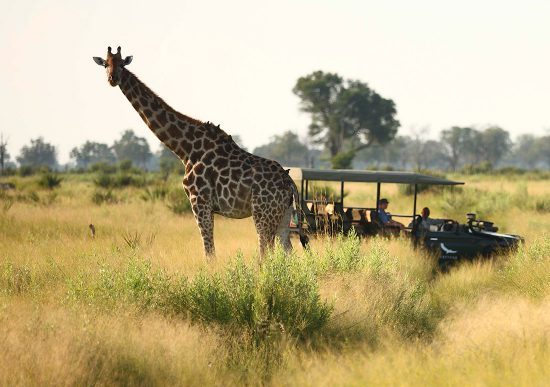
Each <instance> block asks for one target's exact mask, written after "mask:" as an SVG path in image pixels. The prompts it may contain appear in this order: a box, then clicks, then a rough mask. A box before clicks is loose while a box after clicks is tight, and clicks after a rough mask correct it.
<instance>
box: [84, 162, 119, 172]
mask: <svg viewBox="0 0 550 387" xmlns="http://www.w3.org/2000/svg"><path fill="white" fill-rule="evenodd" d="M89 171H90V172H100V173H115V172H116V171H117V167H116V165H113V164H109V163H106V162H98V163H94V164H92V165H90V167H89Z"/></svg>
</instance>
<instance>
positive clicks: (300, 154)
mask: <svg viewBox="0 0 550 387" xmlns="http://www.w3.org/2000/svg"><path fill="white" fill-rule="evenodd" d="M253 153H254V154H256V155H258V156H262V157H265V158H268V159H272V160H275V161H278V162H279V163H281V164H282V165H288V166H296V167H306V166H308V162H309V149H308V148H307V146H306V145H304V144H303V143H301V142H300V139H299V138H298V135H297V134H296V133H292V132H291V131H290V130H288V131H286V132H284V133H283V134H282V135H275V136H273V137H271V140H270V141H269V142H268V143H267V144H265V145H262V146H259V147H257V148H255V149H254V152H253Z"/></svg>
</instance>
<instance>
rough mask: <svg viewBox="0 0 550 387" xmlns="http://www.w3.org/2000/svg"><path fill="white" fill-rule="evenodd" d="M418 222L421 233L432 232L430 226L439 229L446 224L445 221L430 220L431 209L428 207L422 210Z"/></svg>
mask: <svg viewBox="0 0 550 387" xmlns="http://www.w3.org/2000/svg"><path fill="white" fill-rule="evenodd" d="M417 222H418V223H417V225H418V226H419V230H420V231H421V232H427V231H430V226H437V227H439V226H441V225H442V224H443V223H444V220H442V219H432V218H430V209H429V208H428V207H424V208H423V209H422V212H421V216H420V218H418V219H417Z"/></svg>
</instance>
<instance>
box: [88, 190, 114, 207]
mask: <svg viewBox="0 0 550 387" xmlns="http://www.w3.org/2000/svg"><path fill="white" fill-rule="evenodd" d="M92 202H93V203H94V204H97V205H101V204H104V203H106V204H116V203H118V198H117V196H116V195H115V194H114V193H113V191H112V190H110V189H108V190H95V191H94V192H93V193H92Z"/></svg>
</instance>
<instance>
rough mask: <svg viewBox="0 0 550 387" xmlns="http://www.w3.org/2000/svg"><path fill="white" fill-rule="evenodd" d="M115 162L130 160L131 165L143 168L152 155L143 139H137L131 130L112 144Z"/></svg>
mask: <svg viewBox="0 0 550 387" xmlns="http://www.w3.org/2000/svg"><path fill="white" fill-rule="evenodd" d="M113 151H114V152H115V155H116V158H117V160H118V161H119V162H120V161H124V160H130V161H131V162H132V164H134V165H137V166H139V167H141V168H145V166H146V164H147V161H148V160H149V159H150V158H151V156H152V153H151V149H150V148H149V144H148V143H147V140H146V139H145V138H144V137H138V136H136V134H135V133H134V131H133V130H131V129H128V130H126V131H125V132H124V133H122V136H121V137H120V139H119V140H118V141H115V142H114V144H113Z"/></svg>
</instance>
